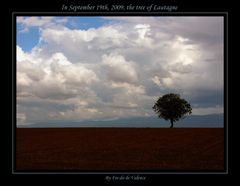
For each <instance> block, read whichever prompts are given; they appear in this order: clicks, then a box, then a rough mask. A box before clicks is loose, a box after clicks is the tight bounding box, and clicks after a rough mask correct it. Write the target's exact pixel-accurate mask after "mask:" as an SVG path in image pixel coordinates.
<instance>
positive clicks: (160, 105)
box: [153, 93, 192, 128]
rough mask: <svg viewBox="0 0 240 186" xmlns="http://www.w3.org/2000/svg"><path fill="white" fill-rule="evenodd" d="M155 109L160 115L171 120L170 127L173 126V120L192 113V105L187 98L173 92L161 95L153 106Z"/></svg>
mask: <svg viewBox="0 0 240 186" xmlns="http://www.w3.org/2000/svg"><path fill="white" fill-rule="evenodd" d="M153 110H154V111H155V112H156V113H157V114H158V117H160V118H163V119H165V120H167V121H168V120H170V122H171V126H170V128H172V127H173V122H176V121H178V120H179V119H181V118H185V117H186V115H190V114H191V113H192V108H191V105H190V104H189V103H188V102H187V101H186V100H184V99H181V98H180V95H179V94H173V93H170V94H166V95H164V96H162V97H159V99H158V100H157V102H156V103H155V104H154V106H153Z"/></svg>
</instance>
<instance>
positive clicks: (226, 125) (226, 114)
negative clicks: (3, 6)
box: [12, 12, 228, 175]
mask: <svg viewBox="0 0 240 186" xmlns="http://www.w3.org/2000/svg"><path fill="white" fill-rule="evenodd" d="M26 13H27V14H29V13H30V14H31V13H32V14H39V13H41V14H48V13H52V14H58V13H62V14H66V15H69V13H71V12H56V13H55V12H12V64H13V67H15V66H16V64H15V62H16V49H15V48H14V47H15V45H16V35H14V34H15V32H16V17H17V16H18V15H17V14H21V15H24V14H25V15H26ZM72 13H74V14H79V13H80V12H76V13H75V12H72ZM72 13H71V14H72ZM85 13H88V14H91V13H103V14H106V12H81V14H85ZM107 13H111V14H115V13H116V12H107ZM120 13H123V14H125V15H126V14H128V13H133V14H139V13H142V14H150V13H152V14H159V12H120ZM161 13H162V14H166V13H168V14H176V15H179V14H181V13H183V14H195V15H191V16H196V17H197V16H198V17H199V15H196V14H199V13H200V14H201V15H206V14H212V15H214V16H222V17H223V18H224V22H223V23H224V25H223V26H224V30H225V32H224V43H223V44H224V46H223V51H224V56H225V57H224V67H225V64H226V69H224V80H225V78H226V81H227V80H228V72H227V70H228V12H161ZM216 14H217V15H216ZM218 14H222V15H218ZM97 16H99V15H97ZM114 16H116V15H114ZM127 16H128V15H126V16H123V17H127ZM156 16H159V17H161V16H164V15H161V14H160V15H156ZM207 16H209V15H207ZM146 17H147V16H146ZM209 17H210V16H209ZM225 24H226V25H225ZM13 28H14V29H13ZM14 51H15V54H14ZM13 56H14V57H13ZM14 65H15V66H14ZM15 69H16V68H15ZM13 71H14V68H13V69H12V72H13ZM15 73H16V72H15ZM13 74H14V73H13ZM12 76H13V80H12V81H13V82H12V83H13V85H12V88H15V89H13V90H15V93H16V84H14V83H16V80H15V82H14V75H12ZM15 77H16V76H15ZM14 85H15V87H14ZM225 91H226V93H225V94H224V99H225V98H226V102H225V103H224V108H225V107H226V110H225V109H224V116H225V117H226V122H224V129H225V130H224V131H225V132H226V136H225V138H226V139H225V141H224V143H225V144H224V145H225V147H226V152H225V160H224V163H225V166H226V167H224V169H225V172H222V171H221V172H206V171H205V172H203V171H202V172H201V171H199V172H177V171H176V172H174V171H173V172H117V171H116V172H69V171H68V172H27V171H26V172H21V171H20V172H15V171H14V168H15V167H14V166H15V164H14V163H15V162H14V157H13V153H15V149H14V145H15V144H13V143H14V142H15V141H14V140H15V139H13V137H15V136H14V135H13V132H15V130H16V123H14V120H13V118H15V117H16V113H12V173H13V174H151V175H158V174H228V83H227V82H225V84H224V92H225ZM12 95H14V94H12ZM225 96H226V97H225ZM14 99H15V101H16V96H15V98H14ZM12 103H13V105H12V106H13V109H12V111H13V110H14V109H15V108H16V103H15V105H14V101H13V102H12ZM14 114H15V115H14ZM13 115H14V116H13ZM13 162H14V163H13Z"/></svg>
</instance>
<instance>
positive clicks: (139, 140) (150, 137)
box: [16, 128, 224, 171]
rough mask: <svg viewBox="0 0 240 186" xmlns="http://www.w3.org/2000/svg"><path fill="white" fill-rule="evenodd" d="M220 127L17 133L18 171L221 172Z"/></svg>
mask: <svg viewBox="0 0 240 186" xmlns="http://www.w3.org/2000/svg"><path fill="white" fill-rule="evenodd" d="M223 169H224V129H223V128H202V129H200V128H198V129H196V128H195V129H186V128H185V129H184V128H181V129H180V128H173V129H166V128H44V129H40V128H38V129H36V128H35V129H29V128H28V129H27V128H17V129H16V170H17V171H23V170H25V171H26V170H27V171H29V170H30V171H31V170H47V171H51V170H64V171H66V170H68V171H69V170H70V171H76V170H78V171H101V170H102V171H119V170H121V171H124V170H126V171H131V170H134V171H146V170H148V171H149V170H150V171H151V170H152V171H158V170H159V171H160V170H167V171H168V170H180V171H185V170H196V171H198V170H199V171H201V170H220V171H221V170H223Z"/></svg>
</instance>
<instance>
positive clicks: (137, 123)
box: [18, 114, 224, 128]
mask: <svg viewBox="0 0 240 186" xmlns="http://www.w3.org/2000/svg"><path fill="white" fill-rule="evenodd" d="M169 126H170V124H169V122H168V121H165V120H163V119H160V118H158V117H157V116H151V117H134V118H123V119H116V120H104V121H103V120H101V121H100V120H99V121H92V120H85V121H51V122H39V123H35V124H29V125H24V126H23V125H21V126H18V127H19V128H20V127H27V128H38V127H39V128H45V127H140V128H142V127H143V128H145V127H153V128H159V127H163V128H166V127H169ZM174 127H175V128H198V127H213V128H222V127H224V116H223V114H210V115H202V116H200V115H191V116H188V117H186V118H185V119H183V120H180V121H178V122H176V123H175V124H174Z"/></svg>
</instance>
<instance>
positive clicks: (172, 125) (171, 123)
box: [170, 120, 173, 128]
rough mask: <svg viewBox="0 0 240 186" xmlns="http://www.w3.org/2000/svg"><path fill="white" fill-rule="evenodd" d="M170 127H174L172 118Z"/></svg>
mask: <svg viewBox="0 0 240 186" xmlns="http://www.w3.org/2000/svg"><path fill="white" fill-rule="evenodd" d="M170 128H173V120H171V126H170Z"/></svg>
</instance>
